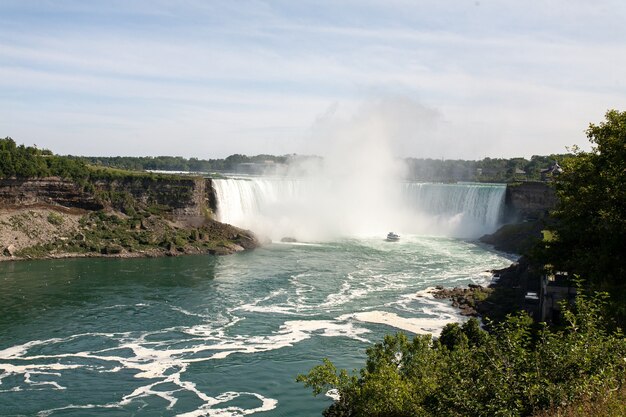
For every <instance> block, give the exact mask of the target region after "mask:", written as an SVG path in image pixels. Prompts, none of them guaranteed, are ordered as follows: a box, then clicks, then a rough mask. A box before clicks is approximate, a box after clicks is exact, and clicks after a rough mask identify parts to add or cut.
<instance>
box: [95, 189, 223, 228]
mask: <svg viewBox="0 0 626 417" xmlns="http://www.w3.org/2000/svg"><path fill="white" fill-rule="evenodd" d="M94 185H95V189H96V194H98V193H99V194H100V195H102V194H105V195H106V197H107V198H108V200H109V201H110V204H111V205H112V206H113V208H116V209H118V210H121V211H126V210H127V209H128V207H127V205H128V203H129V201H132V203H133V204H134V205H138V206H139V207H140V208H149V207H153V208H156V209H158V210H159V211H161V212H163V213H165V214H167V215H169V216H170V217H172V218H173V219H175V220H177V221H182V222H184V223H186V224H188V225H190V226H199V225H201V224H202V223H203V222H204V221H205V219H206V218H207V217H208V215H210V213H211V212H214V211H215V208H216V206H217V202H216V197H215V192H214V191H213V187H212V183H211V180H210V179H208V178H171V179H169V178H168V179H163V178H133V177H128V178H124V179H121V180H120V179H115V180H110V181H107V180H101V181H98V182H96V183H95V184H94ZM128 197H131V198H130V199H129V198H128Z"/></svg>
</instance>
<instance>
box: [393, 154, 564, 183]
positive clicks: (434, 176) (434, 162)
mask: <svg viewBox="0 0 626 417" xmlns="http://www.w3.org/2000/svg"><path fill="white" fill-rule="evenodd" d="M568 156H569V155H566V154H564V155H548V156H538V155H533V156H532V157H531V158H530V160H527V159H524V158H511V159H506V158H484V159H482V160H480V161H466V160H460V159H458V160H457V159H447V160H443V159H416V158H406V159H405V162H406V164H407V166H408V176H409V178H410V179H413V180H418V181H431V182H456V181H477V182H513V181H526V180H531V181H539V180H541V179H542V178H541V170H542V169H545V168H548V167H550V166H551V165H552V164H554V162H555V161H556V162H559V163H561V162H562V161H563V160H565V159H566V158H567V157H568ZM518 170H521V171H524V174H520V173H518Z"/></svg>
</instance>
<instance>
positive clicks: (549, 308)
mask: <svg viewBox="0 0 626 417" xmlns="http://www.w3.org/2000/svg"><path fill="white" fill-rule="evenodd" d="M575 297H576V287H575V286H574V285H573V283H572V280H571V279H570V277H569V274H568V273H567V272H555V273H553V274H546V275H544V276H543V277H542V278H541V289H540V293H539V321H545V322H548V323H558V322H559V321H560V320H561V310H562V308H561V305H562V302H563V301H566V302H567V303H573V302H574V298H575Z"/></svg>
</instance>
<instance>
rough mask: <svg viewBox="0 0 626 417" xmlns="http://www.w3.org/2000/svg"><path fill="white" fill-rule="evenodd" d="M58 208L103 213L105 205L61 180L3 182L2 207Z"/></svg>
mask: <svg viewBox="0 0 626 417" xmlns="http://www.w3.org/2000/svg"><path fill="white" fill-rule="evenodd" d="M41 205H55V206H60V207H67V208H70V207H71V208H79V209H84V210H100V209H103V208H104V205H103V204H102V203H101V202H99V201H97V199H96V197H95V196H94V195H93V194H90V193H87V192H84V191H83V188H82V187H81V186H79V185H77V184H76V183H74V182H72V181H68V180H63V179H61V178H57V177H52V178H34V179H15V178H5V179H0V208H18V207H22V208H23V207H32V206H41Z"/></svg>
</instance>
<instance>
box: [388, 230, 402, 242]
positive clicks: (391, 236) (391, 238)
mask: <svg viewBox="0 0 626 417" xmlns="http://www.w3.org/2000/svg"><path fill="white" fill-rule="evenodd" d="M398 240H400V235H397V234H395V233H394V232H389V233H387V242H396V241H398Z"/></svg>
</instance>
